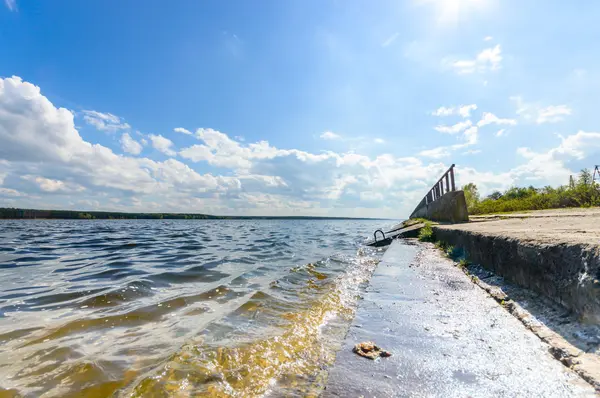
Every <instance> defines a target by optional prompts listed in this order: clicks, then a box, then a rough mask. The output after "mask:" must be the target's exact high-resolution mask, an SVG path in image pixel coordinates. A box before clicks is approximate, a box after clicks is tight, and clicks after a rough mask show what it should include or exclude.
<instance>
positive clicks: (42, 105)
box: [0, 77, 447, 216]
mask: <svg viewBox="0 0 600 398" xmlns="http://www.w3.org/2000/svg"><path fill="white" fill-rule="evenodd" d="M96 116H97V115H96ZM110 118H111V117H110V116H109V117H105V118H104V119H102V120H104V121H106V122H115V123H116V122H117V119H116V117H115V118H112V119H110ZM109 119H110V120H109ZM119 120H120V119H119ZM127 134H128V136H125V137H123V135H121V139H122V140H123V142H128V138H130V139H131V140H133V136H132V134H130V133H129V132H127ZM192 136H193V137H195V138H196V139H197V140H198V141H199V143H198V144H196V145H192V146H189V147H187V148H183V149H181V150H180V152H179V153H180V155H181V157H182V158H183V159H187V160H191V161H194V162H205V163H207V164H208V165H209V166H216V167H220V168H227V169H228V170H229V171H228V172H227V175H213V174H210V173H207V174H200V173H198V172H197V171H195V170H194V169H192V168H191V167H190V166H189V165H187V164H185V163H183V162H181V161H178V160H176V159H172V158H170V159H167V160H165V161H162V162H161V161H155V160H152V159H149V158H140V157H131V156H127V155H117V154H115V153H114V152H113V151H112V150H111V149H109V148H107V147H104V146H102V145H99V144H93V143H90V142H87V141H85V140H84V139H83V138H82V137H81V135H80V134H79V132H78V131H77V129H76V127H75V124H74V115H73V114H72V113H71V112H70V111H69V110H67V109H64V108H58V107H55V106H54V104H52V103H51V102H50V101H49V100H48V99H47V98H46V97H45V96H44V95H42V93H41V91H40V88H39V87H37V86H35V85H33V84H31V83H28V82H24V81H22V79H20V78H18V77H12V78H6V79H0V142H1V143H2V145H0V166H1V167H0V172H2V174H3V177H2V179H3V181H4V185H3V186H2V194H1V196H2V198H5V199H2V200H3V202H4V203H10V204H11V205H12V204H15V203H16V202H11V201H12V200H16V199H18V201H19V202H18V203H16V204H17V205H18V206H31V207H50V208H86V209H105V210H120V211H185V212H189V211H195V212H212V213H219V214H236V213H237V214H280V215H282V214H336V215H357V216H358V215H362V216H365V215H372V216H375V215H378V214H382V213H381V212H388V213H387V214H390V212H395V213H396V214H398V216H400V215H404V214H405V213H407V212H409V211H410V210H411V208H412V207H413V206H414V203H415V202H414V199H416V198H415V190H421V189H423V187H424V186H426V185H428V184H430V183H431V179H433V178H435V176H436V174H438V173H439V172H441V171H442V170H443V169H444V168H445V167H447V165H445V164H443V163H430V164H425V163H423V162H422V161H420V160H419V159H416V158H397V157H394V156H391V155H380V156H377V157H368V156H365V155H361V154H357V153H352V152H349V153H343V154H339V153H335V152H330V151H328V152H322V153H311V152H306V151H301V150H298V149H280V148H277V147H274V146H272V145H270V144H269V143H268V142H266V141H258V142H253V143H243V142H240V141H239V140H235V139H232V138H230V137H229V136H228V135H227V134H225V133H222V132H219V131H217V130H213V129H209V128H201V129H197V130H196V131H195V132H193V134H192ZM127 137H128V138H127ZM162 138H164V140H162V139H161V138H160V136H158V135H154V136H150V137H149V139H150V140H151V141H152V145H153V146H155V147H156V146H158V147H159V148H161V149H162V150H163V151H167V152H169V151H174V148H173V146H172V144H170V140H169V141H166V140H168V139H167V138H165V137H162ZM133 141H135V140H133ZM129 144H130V143H129ZM129 144H125V145H129ZM122 145H123V143H122ZM136 150H137V149H135V150H134V152H135V151H136ZM5 174H6V175H5ZM7 184H8V185H7ZM404 191H406V192H408V193H407V194H406V195H404V194H402V192H404ZM373 192H377V193H378V194H377V195H374V194H371V193H373ZM361 193H362V198H363V199H364V200H365V202H361ZM18 195H21V196H18ZM65 197H68V198H70V199H69V200H68V201H67V199H65ZM60 198H63V199H60ZM382 198H383V199H382ZM385 198H394V203H395V205H394V207H393V208H391V207H387V206H386V205H385ZM367 199H368V200H367ZM380 199H381V200H380Z"/></svg>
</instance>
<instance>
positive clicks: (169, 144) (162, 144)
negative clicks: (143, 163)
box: [148, 134, 177, 156]
mask: <svg viewBox="0 0 600 398" xmlns="http://www.w3.org/2000/svg"><path fill="white" fill-rule="evenodd" d="M148 138H150V142H151V143H152V147H153V148H154V149H156V150H158V151H159V152H162V153H164V154H165V155H167V156H175V155H176V154H177V153H176V152H175V151H174V150H173V141H171V140H170V139H168V138H165V137H163V136H162V135H160V134H158V135H154V134H150V135H149V136H148Z"/></svg>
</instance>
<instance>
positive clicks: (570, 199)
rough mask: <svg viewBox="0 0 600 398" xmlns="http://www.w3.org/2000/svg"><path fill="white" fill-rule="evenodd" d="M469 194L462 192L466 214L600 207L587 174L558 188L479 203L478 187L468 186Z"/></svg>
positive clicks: (599, 193) (599, 194) (513, 191)
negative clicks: (467, 209)
mask: <svg viewBox="0 0 600 398" xmlns="http://www.w3.org/2000/svg"><path fill="white" fill-rule="evenodd" d="M466 187H468V188H469V192H468V193H467V191H465V196H469V197H470V198H471V200H470V201H469V200H467V204H468V208H469V214H487V213H504V212H514V211H526V210H543V209H557V208H563V207H590V206H600V186H599V185H598V184H597V183H595V182H594V181H592V177H591V175H590V172H589V171H588V170H585V169H584V170H582V171H581V174H580V175H579V177H578V178H577V181H576V182H575V181H572V182H571V183H570V184H569V185H565V186H561V187H558V188H552V187H544V188H539V189H538V188H534V187H531V186H530V187H528V188H519V187H512V188H509V189H508V190H506V191H505V192H504V193H503V194H502V193H499V192H495V193H494V194H492V195H490V196H488V197H487V198H485V199H483V200H481V201H478V200H474V199H477V195H473V192H475V193H476V192H477V187H476V186H474V185H473V184H467V186H466Z"/></svg>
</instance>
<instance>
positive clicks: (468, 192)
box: [462, 182, 479, 211]
mask: <svg viewBox="0 0 600 398" xmlns="http://www.w3.org/2000/svg"><path fill="white" fill-rule="evenodd" d="M462 190H463V191H464V192H465V200H466V201H467V209H468V210H469V211H471V210H472V209H474V208H475V206H477V204H478V203H479V191H478V190H477V185H475V184H473V183H472V182H470V183H468V184H467V185H465V186H463V188H462Z"/></svg>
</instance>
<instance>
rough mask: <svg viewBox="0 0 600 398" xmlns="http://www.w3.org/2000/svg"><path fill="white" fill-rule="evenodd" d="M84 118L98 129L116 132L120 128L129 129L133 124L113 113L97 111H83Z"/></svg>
mask: <svg viewBox="0 0 600 398" xmlns="http://www.w3.org/2000/svg"><path fill="white" fill-rule="evenodd" d="M83 120H84V121H85V122H86V123H87V124H89V125H91V126H94V127H95V128H96V129H97V130H100V131H106V132H108V133H114V132H116V131H119V130H129V129H130V128H131V126H130V125H129V124H127V123H124V122H123V121H122V120H121V118H120V117H118V116H115V115H113V114H112V113H102V112H97V111H89V110H88V111H83Z"/></svg>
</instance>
